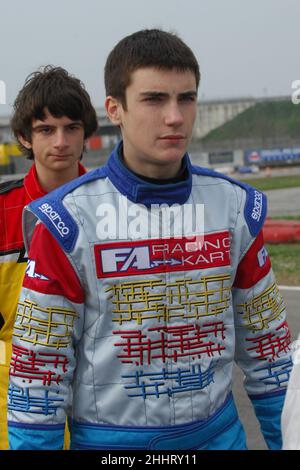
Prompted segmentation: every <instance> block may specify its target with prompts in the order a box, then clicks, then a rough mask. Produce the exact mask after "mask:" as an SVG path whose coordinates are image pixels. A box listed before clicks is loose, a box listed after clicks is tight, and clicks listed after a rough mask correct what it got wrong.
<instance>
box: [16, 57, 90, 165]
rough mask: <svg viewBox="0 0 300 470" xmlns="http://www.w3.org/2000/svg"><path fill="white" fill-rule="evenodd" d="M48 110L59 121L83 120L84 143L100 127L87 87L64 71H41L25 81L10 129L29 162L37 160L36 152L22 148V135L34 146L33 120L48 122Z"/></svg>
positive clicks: (53, 68) (18, 97) (50, 67)
mask: <svg viewBox="0 0 300 470" xmlns="http://www.w3.org/2000/svg"><path fill="white" fill-rule="evenodd" d="M45 108H48V110H49V112H50V113H51V114H52V115H53V116H54V117H56V118H59V117H62V116H67V117H68V118H69V119H73V120H81V121H82V122H83V127H84V138H85V139H86V138H88V137H90V136H91V135H92V134H93V133H94V132H95V130H96V129H97V127H98V122H97V115H96V111H95V109H94V107H93V105H92V103H91V99H90V96H89V94H88V92H87V91H86V89H85V87H84V84H83V83H82V82H81V81H80V80H79V79H78V78H76V77H74V76H73V75H70V74H69V73H68V72H67V71H66V70H65V69H63V68H62V67H54V66H52V65H47V66H45V67H42V68H41V70H38V71H36V72H33V73H32V74H30V75H29V76H28V77H27V78H26V81H25V84H24V86H23V88H22V89H21V90H20V92H19V94H18V96H17V98H16V100H15V102H14V111H13V115H12V118H11V128H12V131H13V133H14V135H15V137H16V139H17V140H18V143H19V147H20V149H21V151H22V153H24V154H25V155H26V156H27V158H29V159H33V158H34V155H33V152H32V150H31V149H27V148H26V147H24V146H23V145H22V144H21V142H20V141H19V135H21V136H22V137H23V138H24V139H25V140H27V141H28V142H31V132H32V120H33V119H39V120H43V119H45Z"/></svg>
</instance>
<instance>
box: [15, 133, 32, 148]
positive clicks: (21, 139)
mask: <svg viewBox="0 0 300 470" xmlns="http://www.w3.org/2000/svg"><path fill="white" fill-rule="evenodd" d="M18 140H19V142H20V143H21V144H22V145H23V146H24V147H25V148H27V149H28V150H30V149H32V145H31V143H30V142H28V140H26V139H25V138H24V137H23V136H22V135H21V134H18Z"/></svg>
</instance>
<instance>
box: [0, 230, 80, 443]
mask: <svg viewBox="0 0 300 470" xmlns="http://www.w3.org/2000/svg"><path fill="white" fill-rule="evenodd" d="M83 303H84V293H83V289H82V287H81V284H80V281H79V278H78V276H77V274H76V273H75V271H74V269H73V267H72V265H71V263H70V262H69V260H68V258H67V257H66V255H65V254H64V252H63V251H62V249H61V248H60V246H59V245H58V243H57V241H56V240H55V239H54V238H53V237H52V235H51V234H50V233H49V232H48V230H47V229H46V228H45V227H44V226H43V225H42V224H38V225H37V227H36V229H35V231H34V234H33V238H32V242H31V246H30V251H29V261H28V265H27V269H26V274H25V278H24V282H23V288H22V291H21V296H20V299H19V304H18V309H17V314H16V322H15V327H14V337H13V354H12V358H11V363H10V386H9V391H8V420H9V441H10V448H11V449H61V448H62V446H63V436H64V427H65V419H66V413H67V407H68V406H69V400H70V387H71V381H72V378H73V373H74V369H75V366H76V359H75V350H76V345H77V342H78V341H79V339H80V337H81V332H82V324H83Z"/></svg>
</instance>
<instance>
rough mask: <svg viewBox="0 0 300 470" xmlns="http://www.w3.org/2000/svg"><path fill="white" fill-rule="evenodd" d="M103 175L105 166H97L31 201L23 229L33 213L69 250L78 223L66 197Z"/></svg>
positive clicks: (75, 235)
mask: <svg viewBox="0 0 300 470" xmlns="http://www.w3.org/2000/svg"><path fill="white" fill-rule="evenodd" d="M105 177H106V169H105V167H102V168H97V169H96V170H93V171H90V172H88V173H86V174H84V175H82V176H80V177H79V178H76V179H75V180H72V181H70V182H69V183H67V184H65V185H63V186H61V187H60V188H57V189H56V190H54V191H52V192H51V193H49V194H47V195H46V196H44V197H42V198H40V199H37V200H35V201H33V202H32V203H31V204H29V206H28V207H27V208H26V215H25V216H24V218H25V230H26V220H27V221H30V223H29V222H28V225H31V223H32V215H33V216H34V217H35V219H39V220H40V221H41V222H42V223H43V224H44V225H45V226H46V227H47V229H48V230H49V231H50V232H51V233H52V235H53V236H54V237H55V238H56V239H57V241H58V242H59V244H60V245H61V247H62V248H63V249H64V250H65V251H67V252H71V251H72V250H73V248H74V246H75V242H76V240H77V236H78V224H77V222H76V221H75V220H74V217H73V215H72V214H71V213H70V211H69V210H68V208H67V205H66V203H65V202H66V197H67V196H68V195H69V194H71V193H73V192H74V191H76V190H77V189H78V188H80V187H85V186H86V185H88V184H90V183H92V182H94V181H96V180H101V179H103V178H105Z"/></svg>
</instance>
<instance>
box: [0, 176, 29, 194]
mask: <svg viewBox="0 0 300 470" xmlns="http://www.w3.org/2000/svg"><path fill="white" fill-rule="evenodd" d="M23 184H24V178H22V179H20V180H11V181H5V182H4V183H0V194H5V193H8V191H11V190H12V189H15V188H21V187H22V186H23Z"/></svg>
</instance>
